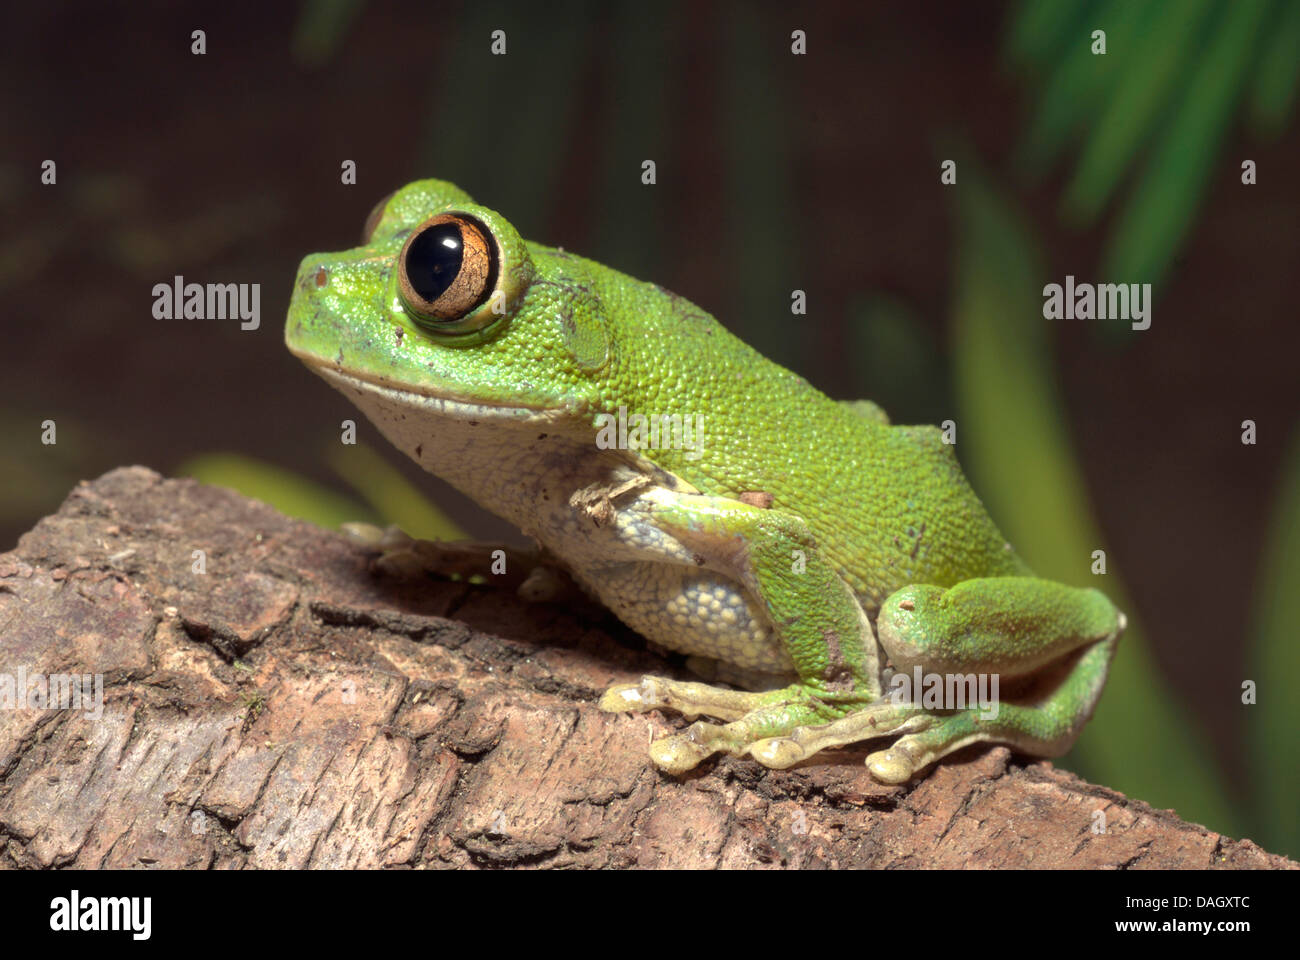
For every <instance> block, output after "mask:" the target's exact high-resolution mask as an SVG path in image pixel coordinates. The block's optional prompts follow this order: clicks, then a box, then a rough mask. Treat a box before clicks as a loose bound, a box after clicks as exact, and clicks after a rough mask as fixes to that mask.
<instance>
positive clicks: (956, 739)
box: [751, 577, 1124, 783]
mask: <svg viewBox="0 0 1300 960" xmlns="http://www.w3.org/2000/svg"><path fill="white" fill-rule="evenodd" d="M877 628H878V630H879V636H880V642H881V645H882V646H883V647H884V648H885V650H886V651H887V652H888V653H889V655H890V657H891V659H892V660H893V662H894V665H895V667H896V668H897V670H898V673H897V674H896V675H895V676H896V677H897V676H898V675H899V674H901V677H902V678H904V679H906V680H907V681H912V680H913V678H914V677H915V673H914V670H916V669H917V668H920V670H921V672H922V674H923V676H924V677H925V678H927V680H928V678H935V679H937V680H938V682H940V683H942V684H943V687H942V689H943V690H944V691H945V693H949V692H953V691H957V690H959V689H960V690H961V691H962V693H961V695H960V702H957V703H948V702H945V703H944V704H943V706H942V708H939V709H935V708H932V707H930V706H929V704H928V703H927V704H926V706H925V707H924V708H923V707H922V706H920V702H921V701H922V695H921V691H910V690H907V688H906V686H905V685H892V684H891V685H888V686H889V687H890V689H887V690H886V692H885V699H884V701H882V702H881V703H877V704H872V705H870V706H868V707H866V708H864V709H860V710H857V711H854V712H852V713H849V714H847V715H846V716H844V717H842V718H839V719H836V720H833V721H832V722H830V723H826V724H822V725H820V726H815V727H808V728H803V729H799V730H794V731H792V732H791V733H789V734H788V735H786V736H783V737H777V738H773V739H771V740H767V741H764V742H760V743H755V744H754V745H753V746H752V748H751V752H752V753H753V755H754V756H755V758H756V759H758V760H760V761H761V762H763V763H765V764H767V765H768V766H775V767H786V766H790V765H792V764H794V763H797V762H799V761H800V760H802V759H804V758H805V757H808V756H811V755H812V754H813V753H815V752H817V751H818V750H824V749H827V748H830V747H837V746H845V745H848V744H852V743H856V742H858V741H861V740H867V739H871V738H873V737H879V736H881V735H883V734H894V735H897V734H903V736H901V737H900V738H899V739H898V741H897V742H895V743H894V745H893V746H892V747H890V748H889V749H887V750H881V751H878V752H876V753H872V754H871V755H870V756H868V757H867V761H866V762H867V768H868V769H869V770H870V771H871V774H872V776H873V777H875V778H876V779H877V780H879V781H881V782H883V783H902V782H904V781H906V780H908V779H910V778H911V777H912V776H913V775H914V774H915V773H916V772H917V771H919V770H921V769H923V768H925V767H927V766H929V765H930V764H932V763H934V762H935V761H936V760H939V759H940V758H942V757H944V756H946V755H947V754H949V753H952V752H953V751H955V750H960V749H961V748H962V747H965V746H967V745H969V744H971V743H977V742H993V743H1005V744H1009V745H1011V746H1013V747H1015V748H1016V749H1018V750H1020V751H1022V752H1024V753H1029V754H1034V755H1037V756H1058V755H1059V754H1061V753H1064V752H1065V751H1066V750H1068V749H1069V748H1070V746H1071V745H1072V744H1073V742H1074V740H1075V738H1076V737H1077V736H1078V734H1079V731H1080V730H1081V729H1082V728H1083V725H1084V724H1085V723H1086V722H1087V720H1088V718H1089V717H1090V716H1091V714H1092V711H1093V709H1094V707H1095V706H1096V703H1097V699H1098V697H1099V696H1100V695H1101V689H1102V686H1103V685H1104V683H1105V679H1106V673H1107V670H1108V668H1109V665H1110V661H1111V658H1112V657H1113V656H1114V653H1115V648H1116V645H1117V643H1118V640H1119V635H1120V633H1121V632H1122V631H1123V629H1124V615H1123V614H1121V613H1119V611H1117V610H1115V608H1114V607H1113V606H1111V604H1110V601H1109V600H1107V599H1106V598H1105V597H1104V596H1103V595H1102V594H1101V593H1099V592H1098V591H1096V590H1077V589H1075V588H1072V587H1066V586H1064V585H1062V584H1057V583H1052V582H1050V581H1046V580H1038V579H1036V578H1031V577H1020V578H1010V577H999V578H987V579H981V580H968V581H965V582H963V583H960V584H958V585H957V586H955V587H953V588H952V589H951V590H944V589H942V588H939V587H931V586H914V587H908V588H905V589H904V590H900V591H898V592H897V593H895V594H894V595H893V596H891V597H890V598H889V599H888V600H886V602H885V604H884V606H883V607H882V608H881V613H880V617H879V620H878V622H877ZM981 678H982V680H981ZM995 681H996V685H994V682H995ZM981 682H982V683H983V685H982V686H981ZM976 690H983V691H984V694H985V696H986V695H987V692H988V691H989V690H991V691H992V693H993V697H992V700H991V701H985V702H978V705H975V704H973V703H972V701H977V700H983V699H984V698H983V697H977V695H976ZM904 691H906V693H904ZM966 692H969V693H970V696H969V698H968V697H967V696H966V695H965V693H966ZM945 699H946V698H945Z"/></svg>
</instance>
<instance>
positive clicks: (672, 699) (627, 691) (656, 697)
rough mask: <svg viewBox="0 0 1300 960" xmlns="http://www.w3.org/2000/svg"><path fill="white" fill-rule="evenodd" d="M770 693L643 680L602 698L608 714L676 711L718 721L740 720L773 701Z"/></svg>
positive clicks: (616, 686)
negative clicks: (714, 718) (708, 717)
mask: <svg viewBox="0 0 1300 960" xmlns="http://www.w3.org/2000/svg"><path fill="white" fill-rule="evenodd" d="M770 698H771V694H770V693H746V692H745V691H743V690H724V689H723V688H722V687H714V686H710V685H709V684H707V683H691V682H688V681H684V680H669V679H667V678H666V677H650V676H646V677H642V678H641V682H640V683H616V684H614V685H613V686H612V687H610V688H609V689H608V690H606V691H605V695H604V696H603V697H601V698H600V709H602V710H604V711H606V712H608V713H646V712H647V711H650V710H675V711H676V712H677V713H680V714H681V715H682V716H684V717H686V719H688V720H694V719H695V718H696V717H698V716H699V715H700V714H705V715H707V716H710V717H717V718H718V719H719V720H739V719H740V718H741V717H743V716H745V714H747V713H749V712H750V711H752V710H754V709H756V708H758V707H759V706H761V705H763V704H765V703H768V702H770Z"/></svg>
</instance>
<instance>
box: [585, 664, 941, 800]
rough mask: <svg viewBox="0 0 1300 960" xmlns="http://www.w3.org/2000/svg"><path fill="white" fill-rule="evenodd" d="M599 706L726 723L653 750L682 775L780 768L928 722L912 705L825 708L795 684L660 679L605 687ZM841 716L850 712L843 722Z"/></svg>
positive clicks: (698, 726) (660, 762) (704, 726)
mask: <svg viewBox="0 0 1300 960" xmlns="http://www.w3.org/2000/svg"><path fill="white" fill-rule="evenodd" d="M600 706H601V709H603V710H608V711H610V712H620V713H641V712H644V711H647V710H656V709H667V710H674V711H676V712H678V713H681V714H683V715H684V716H686V717H687V718H688V719H693V718H694V717H697V716H699V715H701V714H705V715H707V716H711V717H717V718H719V719H721V720H729V721H731V722H730V723H723V724H716V723H708V722H705V721H697V722H696V723H693V724H691V726H689V727H688V728H687V729H686V730H684V731H683V732H681V733H678V734H673V735H671V736H667V737H661V738H660V739H658V740H656V741H655V742H654V743H653V744H651V745H650V757H651V759H652V760H654V762H655V765H656V766H658V767H659V768H660V769H661V770H664V771H666V772H668V773H674V774H680V773H685V772H686V771H687V770H690V769H692V768H693V767H695V766H697V765H698V764H699V763H700V762H701V761H703V760H705V759H706V758H708V757H710V756H712V755H713V754H715V753H727V754H730V755H731V756H734V757H741V756H745V755H746V754H749V755H750V756H752V757H753V758H754V759H755V760H757V761H758V762H759V763H762V764H763V765H764V766H767V767H773V768H776V769H784V768H786V767H789V766H793V765H794V764H796V763H798V762H799V761H800V760H804V759H806V758H808V757H810V756H812V755H813V754H814V753H816V752H818V751H819V750H825V749H827V748H829V747H835V746H842V745H844V744H847V743H855V742H857V741H859V740H865V739H869V738H871V737H880V736H886V735H889V734H893V733H897V732H899V730H900V729H902V728H903V727H904V726H905V725H908V724H911V725H919V723H920V722H921V721H924V720H926V719H927V718H926V717H924V716H918V713H919V711H918V710H917V708H915V707H912V706H911V705H910V704H904V705H898V704H894V703H892V702H890V701H878V702H876V703H872V704H859V703H852V702H849V703H845V702H838V703H837V702H830V701H828V700H824V699H822V698H820V697H819V696H818V695H817V693H816V691H810V690H809V689H807V688H806V687H802V686H799V685H798V684H795V685H792V686H788V687H785V688H782V689H780V690H772V691H768V692H766V693H746V692H743V691H736V690H723V689H721V688H719V687H712V686H709V685H708V684H704V683H688V682H683V681H678V680H667V679H664V678H662V677H643V678H642V679H641V682H640V683H624V684H617V685H615V686H613V687H610V688H609V690H607V691H606V692H605V696H604V697H603V698H602V699H601V702H600ZM845 711H852V712H851V713H848V714H847V715H846V716H840V715H841V714H844V713H845ZM837 718H838V719H837ZM907 728H908V729H911V728H912V726H908V727H907ZM909 775H910V774H909ZM904 779H906V777H905V778H904ZM890 782H893V781H890Z"/></svg>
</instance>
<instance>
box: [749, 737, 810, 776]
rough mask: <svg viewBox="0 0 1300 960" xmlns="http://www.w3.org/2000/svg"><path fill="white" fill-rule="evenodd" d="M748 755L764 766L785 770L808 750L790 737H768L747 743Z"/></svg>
mask: <svg viewBox="0 0 1300 960" xmlns="http://www.w3.org/2000/svg"><path fill="white" fill-rule="evenodd" d="M749 755H750V756H751V757H753V758H754V759H755V760H757V761H758V762H759V763H761V764H762V765H763V766H765V767H771V768H772V769H773V770H785V769H786V768H788V767H793V766H794V765H795V764H796V763H798V762H799V761H800V760H804V759H806V758H807V756H808V751H807V750H805V749H804V748H803V747H801V746H800V745H799V744H798V743H797V742H796V741H795V740H793V739H792V738H790V737H768V738H766V739H764V740H756V741H755V742H753V743H751V744H750V745H749Z"/></svg>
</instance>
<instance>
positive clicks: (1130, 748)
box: [952, 160, 1243, 836]
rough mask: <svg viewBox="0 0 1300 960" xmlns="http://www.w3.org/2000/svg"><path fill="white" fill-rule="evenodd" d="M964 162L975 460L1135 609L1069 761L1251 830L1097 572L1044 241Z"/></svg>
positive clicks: (1041, 569) (957, 302)
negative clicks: (1063, 388) (1062, 381)
mask: <svg viewBox="0 0 1300 960" xmlns="http://www.w3.org/2000/svg"><path fill="white" fill-rule="evenodd" d="M959 166H960V167H961V169H962V181H961V182H962V189H961V190H960V191H959V192H958V194H957V196H958V203H959V206H958V211H957V220H958V244H957V251H956V256H957V262H956V270H955V281H956V286H955V290H954V303H953V344H952V346H953V351H952V355H953V364H954V366H953V377H954V381H955V386H956V395H957V403H958V409H959V410H960V411H961V415H960V417H959V418H958V420H957V422H958V424H959V427H958V440H957V446H958V449H959V450H960V451H962V455H963V456H962V459H963V463H964V464H965V466H966V468H967V470H968V472H969V473H970V476H971V480H972V482H973V483H974V485H975V488H976V489H977V490H978V491H979V492H980V496H981V497H982V498H983V499H984V501H985V503H986V504H987V506H988V508H989V510H990V512H991V513H992V515H993V516H994V518H996V520H997V522H998V524H999V526H1000V527H1001V528H1002V530H1003V532H1004V533H1005V534H1006V535H1007V538H1008V540H1010V541H1011V542H1012V543H1014V544H1015V545H1016V549H1017V550H1018V551H1019V552H1020V554H1021V555H1022V556H1023V557H1024V558H1025V559H1026V560H1027V561H1028V562H1029V564H1030V566H1032V567H1033V568H1034V570H1035V571H1037V573H1038V574H1039V575H1041V576H1044V577H1048V578H1050V579H1053V580H1058V581H1060V582H1063V583H1069V584H1072V585H1074V586H1080V587H1085V586H1096V587H1098V588H1099V589H1101V590H1103V591H1104V592H1105V593H1106V594H1107V596H1109V597H1110V598H1111V600H1112V601H1113V602H1114V603H1115V604H1116V606H1118V607H1119V608H1120V609H1121V610H1123V611H1125V613H1126V614H1127V615H1128V628H1127V629H1126V630H1125V633H1124V636H1123V639H1121V641H1120V645H1119V652H1118V653H1117V654H1116V656H1115V661H1114V664H1113V666H1112V667H1111V673H1110V679H1109V680H1108V681H1107V684H1106V690H1105V692H1104V693H1103V694H1102V699H1101V704H1100V706H1099V708H1098V710H1097V713H1096V715H1095V716H1094V717H1093V719H1092V721H1091V722H1090V723H1089V724H1088V726H1087V727H1086V728H1084V732H1083V735H1082V736H1081V737H1080V739H1079V742H1078V744H1077V745H1076V747H1075V749H1074V751H1073V752H1072V753H1071V754H1070V757H1069V762H1068V763H1067V764H1066V765H1067V766H1069V767H1071V768H1072V769H1075V770H1077V771H1078V772H1079V773H1080V774H1081V775H1083V776H1085V777H1087V778H1089V779H1092V780H1097V781H1099V782H1101V783H1105V784H1106V785H1107V786H1109V787H1113V788H1114V789H1116V790H1120V791H1122V792H1124V793H1126V794H1129V795H1130V796H1135V797H1141V798H1142V799H1143V800H1146V801H1147V802H1148V803H1151V804H1153V805H1155V806H1167V807H1173V808H1176V809H1177V810H1178V812H1179V814H1180V815H1181V816H1183V817H1185V818H1188V819H1191V820H1195V821H1197V822H1200V823H1204V824H1207V825H1208V826H1210V827H1211V828H1213V829H1215V830H1220V831H1223V832H1225V833H1227V834H1229V835H1234V836H1235V835H1239V828H1240V827H1241V826H1242V825H1243V820H1242V819H1241V818H1239V817H1238V816H1236V812H1235V810H1234V808H1232V807H1231V806H1230V805H1229V804H1228V802H1227V798H1226V796H1225V793H1224V791H1223V789H1222V788H1221V787H1220V786H1219V781H1218V778H1217V777H1216V776H1215V772H1214V769H1213V765H1212V764H1211V763H1208V762H1207V760H1206V758H1207V757H1208V756H1211V755H1212V753H1213V751H1212V750H1210V749H1209V748H1208V746H1207V745H1206V744H1205V743H1203V742H1201V741H1202V737H1201V736H1200V734H1199V732H1198V731H1197V729H1196V727H1195V725H1194V723H1193V721H1192V720H1191V717H1190V716H1189V713H1188V711H1186V710H1184V709H1182V708H1181V707H1180V706H1179V705H1178V704H1177V703H1176V702H1175V701H1174V700H1173V698H1172V697H1171V696H1170V694H1169V692H1168V690H1167V689H1166V687H1165V684H1164V682H1163V680H1162V679H1161V677H1160V674H1159V671H1158V670H1156V669H1155V668H1154V663H1153V660H1152V656H1151V653H1150V650H1149V649H1148V646H1147V641H1146V638H1145V635H1144V632H1143V630H1142V627H1141V624H1140V622H1139V620H1138V618H1137V616H1136V615H1135V611H1134V608H1133V604H1132V602H1131V601H1130V600H1129V599H1128V597H1127V591H1126V590H1125V589H1124V587H1123V584H1122V582H1121V579H1120V576H1119V573H1118V571H1117V570H1116V569H1115V564H1114V562H1113V560H1110V559H1109V558H1108V559H1107V573H1106V576H1105V578H1104V579H1101V580H1099V579H1098V578H1097V577H1096V576H1094V575H1093V574H1092V572H1091V567H1092V563H1093V556H1092V554H1093V551H1095V550H1105V545H1104V543H1103V541H1102V537H1101V533H1100V531H1099V530H1098V528H1097V524H1096V522H1095V521H1094V519H1093V517H1092V513H1091V509H1090V506H1089V502H1088V496H1087V491H1086V490H1085V489H1084V486H1083V482H1082V479H1081V478H1082V472H1081V471H1080V469H1079V466H1078V463H1077V462H1076V459H1075V456H1074V453H1073V451H1072V450H1071V448H1070V443H1069V439H1068V437H1069V430H1068V426H1067V421H1066V418H1065V416H1064V413H1063V406H1062V401H1061V397H1060V395H1059V393H1058V390H1057V387H1056V382H1057V381H1056V376H1055V373H1054V369H1053V368H1054V361H1053V358H1052V343H1051V332H1052V327H1051V325H1050V324H1047V323H1044V322H1043V315H1042V308H1043V304H1042V298H1041V297H1040V296H1039V294H1038V291H1040V290H1041V289H1042V288H1043V284H1044V282H1045V273H1044V267H1043V265H1042V263H1041V261H1040V258H1039V256H1038V254H1037V247H1036V246H1035V244H1034V242H1033V240H1032V238H1031V237H1030V235H1029V233H1028V231H1027V229H1026V227H1025V226H1024V224H1023V223H1021V221H1020V220H1019V218H1018V217H1016V216H1015V214H1014V213H1013V212H1012V211H1011V209H1010V207H1009V206H1008V205H1007V204H1006V203H1005V202H1004V201H1003V200H1002V199H1001V198H999V197H998V196H997V195H996V194H995V193H994V191H993V189H992V188H991V187H990V186H989V184H988V183H987V182H986V181H985V180H984V179H983V178H982V176H981V174H980V173H979V171H978V165H977V164H976V163H975V162H974V161H973V160H964V161H962V162H961V163H960V164H959ZM1008 370H1013V371H1015V375H1014V376H1007V371H1008ZM1134 731H1141V735H1140V736H1135V735H1134Z"/></svg>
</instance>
